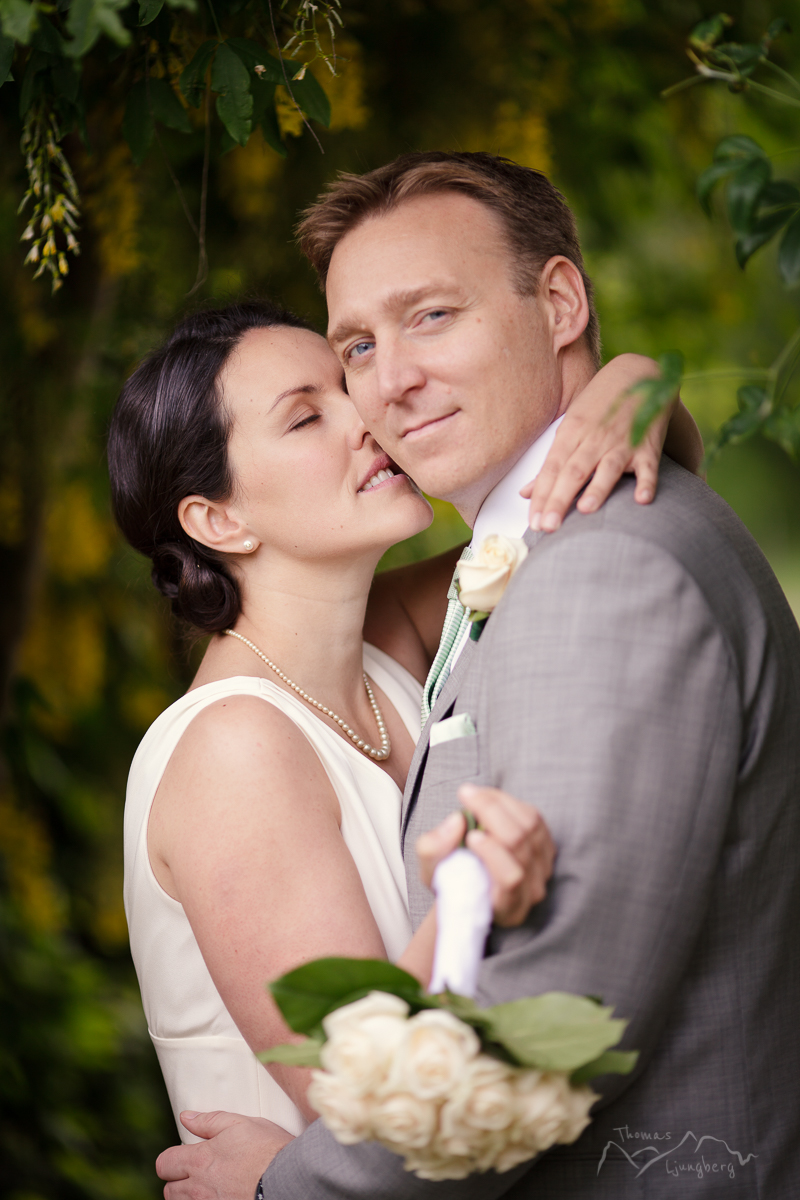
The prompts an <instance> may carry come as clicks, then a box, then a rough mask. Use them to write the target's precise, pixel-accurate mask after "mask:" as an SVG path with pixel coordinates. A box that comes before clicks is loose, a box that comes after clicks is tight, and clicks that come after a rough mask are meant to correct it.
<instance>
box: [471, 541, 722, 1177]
mask: <svg viewBox="0 0 800 1200" xmlns="http://www.w3.org/2000/svg"><path fill="white" fill-rule="evenodd" d="M516 583H517V580H515V586H512V587H511V588H510V589H509V591H508V593H507V595H506V596H505V597H504V598H503V601H502V602H501V605H500V606H499V607H498V610H497V613H496V614H495V616H494V617H493V618H492V619H491V620H490V621H489V623H488V625H487V628H486V631H485V633H484V639H485V645H484V644H483V643H482V644H481V651H482V656H483V661H484V663H485V664H486V667H485V677H484V687H485V691H486V693H487V703H486V713H485V720H484V721H483V724H482V727H481V728H480V729H479V734H480V736H481V739H482V747H483V749H482V759H483V761H482V763H481V774H482V775H484V774H485V776H486V782H488V783H491V784H494V785H495V786H498V787H501V788H503V789H504V790H506V791H508V792H510V793H511V794H512V795H514V796H518V797H519V798H520V799H523V800H526V801H528V802H530V803H532V804H535V805H537V807H538V808H539V809H540V810H541V812H542V813H543V815H544V816H545V818H546V820H547V821H548V823H549V825H550V828H551V830H552V833H553V836H554V839H555V842H556V845H557V847H558V855H557V860H556V866H555V872H554V877H553V879H552V881H551V885H550V888H549V891H548V897H547V899H546V901H545V902H544V903H543V904H542V905H540V906H539V907H538V909H536V910H534V911H533V913H532V914H531V916H530V918H529V921H528V923H527V925H526V926H523V927H522V928H520V929H517V930H507V931H506V930H495V931H494V932H493V934H492V936H491V939H490V944H489V948H488V955H487V958H486V959H485V960H484V964H483V968H482V974H481V978H480V982H479V995H478V1002H479V1003H480V1004H484V1005H485V1004H493V1003H498V1002H502V1001H505V1000H509V999H512V998H516V997H519V996H525V995H536V994H538V993H541V992H545V991H550V990H560V991H568V992H574V993H578V994H582V995H596V996H601V997H602V998H603V1000H604V1001H605V1003H607V1004H611V1005H613V1006H614V1009H615V1014H616V1015H617V1016H621V1017H625V1018H627V1019H628V1020H629V1022H630V1025H629V1028H628V1030H627V1033H626V1039H625V1045H626V1046H629V1047H632V1048H636V1049H638V1050H639V1051H640V1052H641V1057H640V1062H639V1065H638V1068H637V1074H638V1072H639V1071H641V1070H642V1069H646V1063H647V1059H648V1055H649V1054H650V1053H651V1051H652V1049H653V1047H654V1045H655V1043H656V1041H657V1039H658V1037H659V1034H660V1031H661V1030H662V1028H663V1025H664V1022H665V1020H666V1018H667V1016H668V1015H669V1012H670V1008H671V1004H672V1001H673V999H674V997H675V993H676V989H677V987H678V984H679V981H680V978H681V975H682V972H683V971H684V970H685V968H686V965H687V963H688V960H689V957H690V955H691V953H692V950H693V948H694V946H695V945H696V944H697V940H698V937H699V936H700V931H701V928H702V924H703V921H704V918H705V916H706V913H707V912H708V906H709V902H710V896H711V892H712V885H713V882H714V878H715V874H716V872H717V871H718V870H720V863H721V856H722V852H723V845H724V842H725V838H726V832H727V830H728V827H729V823H730V821H731V819H732V802H733V795H734V790H735V787H736V773H737V765H738V761H739V756H740V751H739V744H740V739H741V728H742V714H741V700H740V694H739V686H738V682H737V672H736V665H735V662H734V660H733V658H732V655H731V651H730V648H729V645H728V643H727V641H726V639H725V637H724V636H723V633H722V631H721V629H720V626H719V622H718V621H717V620H716V619H715V618H714V615H713V613H712V612H711V610H710V608H709V605H708V603H707V601H706V598H705V597H704V595H703V593H702V592H701V590H700V588H699V587H698V585H697V583H696V582H695V580H694V579H693V578H692V577H691V575H690V574H689V573H688V572H687V571H686V569H685V568H684V567H683V566H682V565H681V564H680V563H679V562H678V561H676V560H675V559H674V558H673V557H672V556H671V555H670V554H669V553H667V552H666V551H664V550H662V549H661V548H659V547H658V546H655V545H653V544H652V543H651V542H649V541H645V540H644V539H641V538H639V537H635V536H631V535H629V534H626V533H621V532H617V531H613V530H601V531H595V532H593V533H583V532H579V533H578V534H577V535H575V536H572V537H565V538H563V539H561V540H560V541H556V540H554V541H553V542H552V543H550V544H548V545H545V546H544V547H543V548H542V553H540V554H531V556H530V558H529V560H528V561H526V563H525V564H524V566H523V567H522V568H521V569H520V575H519V587H517V586H516ZM501 612H502V620H498V618H499V617H500V615H501ZM495 622H496V623H495ZM484 765H485V770H484ZM630 1081H631V1077H630V1076H609V1077H607V1078H606V1079H604V1080H602V1081H600V1086H599V1088H597V1090H599V1091H600V1092H601V1093H602V1095H603V1097H604V1100H605V1101H608V1100H611V1099H613V1098H614V1097H615V1096H617V1095H619V1094H620V1093H621V1092H622V1091H623V1090H624V1089H625V1088H626V1087H627V1086H628V1085H629V1082H630ZM535 1174H536V1172H535V1168H534V1170H533V1175H532V1178H535Z"/></svg>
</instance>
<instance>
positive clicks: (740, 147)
mask: <svg viewBox="0 0 800 1200" xmlns="http://www.w3.org/2000/svg"><path fill="white" fill-rule="evenodd" d="M766 157H767V156H766V154H765V153H764V151H763V150H762V149H761V147H760V146H759V144H758V142H754V141H753V139H752V138H750V137H746V136H745V135H744V134H743V133H733V134H731V136H730V137H726V138H723V139H722V141H721V142H718V143H717V146H716V149H715V150H714V161H715V162H722V161H723V160H725V159H735V158H740V159H746V158H766Z"/></svg>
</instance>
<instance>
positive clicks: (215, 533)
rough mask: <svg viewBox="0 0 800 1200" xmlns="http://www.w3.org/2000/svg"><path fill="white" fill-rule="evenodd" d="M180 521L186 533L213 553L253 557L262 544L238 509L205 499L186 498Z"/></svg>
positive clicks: (183, 501)
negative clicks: (238, 513)
mask: <svg viewBox="0 0 800 1200" xmlns="http://www.w3.org/2000/svg"><path fill="white" fill-rule="evenodd" d="M178 520H179V521H180V523H181V526H182V527H183V530H184V532H185V533H188V535H189V537H190V538H194V540H195V541H196V542H200V543H201V544H202V545H203V546H208V547H209V549H211V550H220V551H222V552H223V553H224V554H250V553H252V551H253V550H255V548H256V546H257V545H258V542H257V541H256V539H255V537H254V536H253V534H252V533H251V532H250V531H249V529H248V528H247V526H246V525H245V524H244V522H243V521H242V520H241V519H240V518H239V517H238V516H237V515H236V512H235V510H233V509H231V508H229V506H228V505H227V504H220V503H218V502H216V501H214V500H207V499H206V498H205V496H184V498H183V500H181V502H180V504H179V505H178Z"/></svg>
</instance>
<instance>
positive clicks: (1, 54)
mask: <svg viewBox="0 0 800 1200" xmlns="http://www.w3.org/2000/svg"><path fill="white" fill-rule="evenodd" d="M13 59H14V43H13V42H12V40H11V38H7V37H3V36H2V34H0V87H2V86H3V84H4V83H7V82H8V81H9V80H10V79H11V78H12V76H11V63H12V62H13Z"/></svg>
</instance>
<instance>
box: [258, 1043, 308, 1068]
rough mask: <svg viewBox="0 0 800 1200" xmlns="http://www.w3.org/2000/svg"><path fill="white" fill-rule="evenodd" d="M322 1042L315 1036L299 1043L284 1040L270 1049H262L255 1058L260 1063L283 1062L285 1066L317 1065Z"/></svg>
mask: <svg viewBox="0 0 800 1200" xmlns="http://www.w3.org/2000/svg"><path fill="white" fill-rule="evenodd" d="M324 1044H325V1043H324V1042H320V1041H318V1040H317V1039H316V1038H306V1040H305V1041H304V1042H301V1043H300V1045H296V1044H294V1043H292V1042H284V1043H283V1044H282V1045H280V1046H273V1047H272V1049H271V1050H262V1051H261V1053H260V1054H257V1055H256V1058H258V1059H260V1061H261V1062H262V1063H271V1062H274V1063H283V1065H284V1066H286V1067H318V1066H320V1065H321V1064H320V1061H319V1052H320V1050H321V1049H322V1047H323V1046H324Z"/></svg>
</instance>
